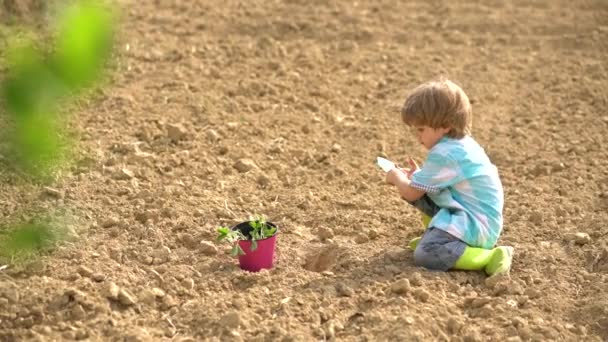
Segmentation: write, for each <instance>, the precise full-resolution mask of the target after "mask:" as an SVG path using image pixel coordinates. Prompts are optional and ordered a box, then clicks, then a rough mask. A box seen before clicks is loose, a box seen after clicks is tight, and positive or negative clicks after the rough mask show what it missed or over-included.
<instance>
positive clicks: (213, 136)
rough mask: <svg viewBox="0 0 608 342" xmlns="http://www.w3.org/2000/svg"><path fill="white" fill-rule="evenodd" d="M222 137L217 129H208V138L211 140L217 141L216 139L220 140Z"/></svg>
mask: <svg viewBox="0 0 608 342" xmlns="http://www.w3.org/2000/svg"><path fill="white" fill-rule="evenodd" d="M220 138H221V136H220V134H219V133H218V132H217V131H216V130H214V129H210V130H208V131H207V139H209V140H210V141H213V142H215V141H218V140H220Z"/></svg>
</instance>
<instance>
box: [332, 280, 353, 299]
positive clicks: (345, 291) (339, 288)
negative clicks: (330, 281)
mask: <svg viewBox="0 0 608 342" xmlns="http://www.w3.org/2000/svg"><path fill="white" fill-rule="evenodd" d="M336 294H338V296H340V297H352V296H353V295H354V294H355V290H353V289H352V288H351V287H350V286H348V285H346V284H344V283H337V284H336Z"/></svg>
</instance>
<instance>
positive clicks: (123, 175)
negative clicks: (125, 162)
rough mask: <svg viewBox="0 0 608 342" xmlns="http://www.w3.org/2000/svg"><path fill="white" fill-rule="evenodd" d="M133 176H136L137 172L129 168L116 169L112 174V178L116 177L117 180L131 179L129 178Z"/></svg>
mask: <svg viewBox="0 0 608 342" xmlns="http://www.w3.org/2000/svg"><path fill="white" fill-rule="evenodd" d="M133 177H135V174H134V173H133V171H131V170H129V169H125V168H122V169H120V170H118V171H116V172H115V173H114V174H113V175H112V178H114V179H116V180H129V179H132V178H133Z"/></svg>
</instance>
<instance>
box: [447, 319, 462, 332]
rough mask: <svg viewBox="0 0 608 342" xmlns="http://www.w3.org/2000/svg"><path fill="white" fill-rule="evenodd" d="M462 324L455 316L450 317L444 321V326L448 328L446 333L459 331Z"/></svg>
mask: <svg viewBox="0 0 608 342" xmlns="http://www.w3.org/2000/svg"><path fill="white" fill-rule="evenodd" d="M463 325H464V324H463V323H462V322H461V321H459V320H458V319H457V318H455V317H450V318H449V319H448V321H447V323H446V326H447V328H448V333H450V334H457V333H459V332H460V330H461V329H462V327H463Z"/></svg>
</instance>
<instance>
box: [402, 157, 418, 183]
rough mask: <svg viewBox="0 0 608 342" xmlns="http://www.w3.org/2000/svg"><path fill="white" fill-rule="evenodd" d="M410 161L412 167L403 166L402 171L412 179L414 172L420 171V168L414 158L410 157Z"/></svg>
mask: <svg viewBox="0 0 608 342" xmlns="http://www.w3.org/2000/svg"><path fill="white" fill-rule="evenodd" d="M408 163H409V164H410V168H409V169H408V168H402V169H401V171H402V172H403V173H405V175H406V176H407V179H412V175H413V174H414V172H416V171H418V170H419V169H420V168H419V167H418V164H417V163H416V161H415V160H414V159H412V158H409V160H408Z"/></svg>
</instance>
